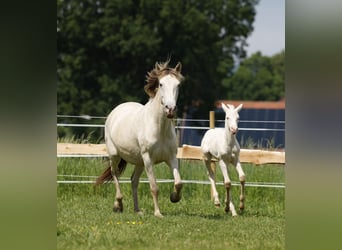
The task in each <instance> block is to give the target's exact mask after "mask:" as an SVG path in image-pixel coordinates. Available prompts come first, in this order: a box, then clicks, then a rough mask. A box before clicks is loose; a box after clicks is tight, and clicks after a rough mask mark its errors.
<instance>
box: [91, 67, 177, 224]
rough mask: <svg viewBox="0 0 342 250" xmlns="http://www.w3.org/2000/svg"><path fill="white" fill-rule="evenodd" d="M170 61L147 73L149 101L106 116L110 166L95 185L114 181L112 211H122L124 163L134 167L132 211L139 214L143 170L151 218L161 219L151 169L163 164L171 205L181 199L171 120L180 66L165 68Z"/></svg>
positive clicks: (114, 111) (119, 106)
mask: <svg viewBox="0 0 342 250" xmlns="http://www.w3.org/2000/svg"><path fill="white" fill-rule="evenodd" d="M169 61H170V60H167V61H166V62H164V63H156V64H155V68H154V69H153V70H151V71H150V72H148V74H147V77H146V78H147V79H146V82H147V84H146V85H145V87H144V90H145V92H146V93H147V94H148V95H149V96H150V100H149V101H148V102H147V103H146V104H145V105H142V104H140V103H136V102H127V103H122V104H120V105H118V106H117V107H116V108H114V110H113V111H112V112H111V113H110V114H109V116H108V118H107V120H106V123H105V141H106V147H107V151H108V154H109V159H110V161H109V162H110V166H109V167H108V168H107V169H106V170H105V171H104V173H103V174H102V175H101V176H100V177H98V178H97V180H96V184H102V183H104V182H105V181H110V180H114V183H115V186H116V197H115V202H114V207H113V210H114V211H115V212H122V211H123V204H122V198H123V196H122V193H121V190H120V185H119V176H120V175H121V174H122V173H123V171H124V169H125V167H126V164H127V162H129V163H131V164H133V165H135V168H134V172H133V174H132V177H131V184H132V190H133V202H134V211H135V212H137V213H138V214H142V212H141V210H140V208H139V205H138V192H137V189H138V185H139V178H140V176H141V174H142V172H143V170H144V168H145V171H146V174H147V177H148V179H149V183H150V189H151V193H152V197H153V203H154V215H155V216H157V217H163V216H162V214H161V213H160V210H159V206H158V187H157V184H156V179H155V177H154V174H153V169H152V168H153V165H155V164H157V163H160V162H166V164H167V165H168V166H169V167H170V168H171V171H172V173H173V176H174V192H173V193H172V194H171V196H170V200H171V201H172V202H178V201H179V200H180V199H181V189H182V182H181V178H180V174H179V170H178V160H177V158H176V154H177V138H176V133H175V127H174V124H173V121H172V119H171V118H173V117H174V115H175V111H176V102H177V97H178V88H179V85H180V82H181V81H182V79H183V76H182V74H181V63H180V62H179V63H178V64H177V65H176V67H175V68H170V67H168V64H169Z"/></svg>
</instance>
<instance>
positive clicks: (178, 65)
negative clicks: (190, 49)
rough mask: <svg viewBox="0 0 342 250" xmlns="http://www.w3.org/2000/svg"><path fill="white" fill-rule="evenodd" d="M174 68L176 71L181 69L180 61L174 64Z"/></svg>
mask: <svg viewBox="0 0 342 250" xmlns="http://www.w3.org/2000/svg"><path fill="white" fill-rule="evenodd" d="M175 70H176V71H177V72H179V73H180V72H181V70H182V63H181V62H178V63H177V65H176V67H175Z"/></svg>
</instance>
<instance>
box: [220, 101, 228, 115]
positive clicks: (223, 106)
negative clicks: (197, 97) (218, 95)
mask: <svg viewBox="0 0 342 250" xmlns="http://www.w3.org/2000/svg"><path fill="white" fill-rule="evenodd" d="M221 106H222V108H223V110H224V112H226V113H227V111H228V108H227V106H226V105H225V104H224V103H223V102H221Z"/></svg>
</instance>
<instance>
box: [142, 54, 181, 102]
mask: <svg viewBox="0 0 342 250" xmlns="http://www.w3.org/2000/svg"><path fill="white" fill-rule="evenodd" d="M169 62H170V59H168V60H167V61H166V62H164V63H158V62H156V64H155V65H154V69H152V70H151V71H150V72H147V75H146V85H145V86H144V90H145V92H146V93H147V94H148V96H149V97H151V98H153V97H154V96H155V95H156V93H157V90H158V86H159V79H160V78H162V77H163V76H165V75H169V74H172V75H173V76H175V77H176V78H177V79H178V80H179V81H182V80H183V75H182V74H181V73H180V71H178V70H177V66H178V64H179V65H180V63H178V64H177V66H176V67H175V68H170V67H169Z"/></svg>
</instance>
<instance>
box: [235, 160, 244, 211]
mask: <svg viewBox="0 0 342 250" xmlns="http://www.w3.org/2000/svg"><path fill="white" fill-rule="evenodd" d="M236 171H237V172H238V174H239V179H240V184H241V188H240V204H239V208H240V211H243V210H244V208H245V203H244V202H245V173H244V172H243V170H242V167H241V164H240V161H239V160H238V161H237V163H236Z"/></svg>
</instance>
